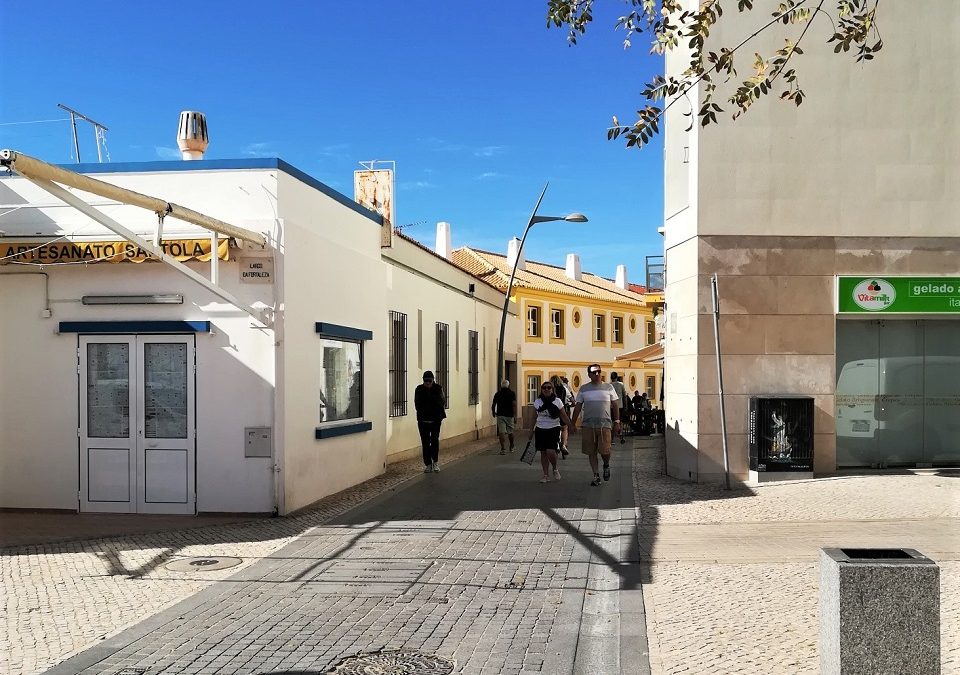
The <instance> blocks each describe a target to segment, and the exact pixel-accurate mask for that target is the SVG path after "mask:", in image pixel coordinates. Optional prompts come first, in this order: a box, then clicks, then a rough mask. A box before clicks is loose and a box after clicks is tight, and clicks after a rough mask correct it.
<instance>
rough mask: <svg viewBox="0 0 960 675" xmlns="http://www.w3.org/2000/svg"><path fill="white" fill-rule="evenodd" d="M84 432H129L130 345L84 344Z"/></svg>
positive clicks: (94, 435) (112, 434)
mask: <svg viewBox="0 0 960 675" xmlns="http://www.w3.org/2000/svg"><path fill="white" fill-rule="evenodd" d="M86 395H87V435H88V436H89V437H91V438H126V437H128V436H129V435H130V345H129V344H127V343H125V342H120V343H102V342H98V343H90V344H88V345H87V384H86Z"/></svg>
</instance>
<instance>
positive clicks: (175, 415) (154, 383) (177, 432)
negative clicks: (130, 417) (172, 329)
mask: <svg viewBox="0 0 960 675" xmlns="http://www.w3.org/2000/svg"><path fill="white" fill-rule="evenodd" d="M143 375H144V383H143V386H144V395H143V399H144V409H143V415H144V426H143V434H144V436H146V437H147V438H186V437H187V344H186V343H185V342H178V343H152V342H148V343H146V344H144V345H143Z"/></svg>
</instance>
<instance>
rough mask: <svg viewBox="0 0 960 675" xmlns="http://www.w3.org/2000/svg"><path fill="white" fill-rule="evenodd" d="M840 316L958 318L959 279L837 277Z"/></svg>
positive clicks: (959, 308) (959, 305)
mask: <svg viewBox="0 0 960 675" xmlns="http://www.w3.org/2000/svg"><path fill="white" fill-rule="evenodd" d="M837 299H838V307H837V309H838V311H839V312H840V313H841V314H878V313H879V314H960V277H883V276H878V277H837Z"/></svg>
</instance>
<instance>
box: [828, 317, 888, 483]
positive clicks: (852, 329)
mask: <svg viewBox="0 0 960 675" xmlns="http://www.w3.org/2000/svg"><path fill="white" fill-rule="evenodd" d="M879 329H880V324H879V322H877V321H838V322H837V389H836V396H835V404H836V429H837V466H838V467H844V466H870V465H871V464H876V463H877V462H878V461H879V460H878V459H877V430H878V427H879V421H878V420H877V416H876V408H877V402H878V395H879V392H880V374H879V364H878V359H879V356H880V333H879Z"/></svg>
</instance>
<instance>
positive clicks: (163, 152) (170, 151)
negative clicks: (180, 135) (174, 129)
mask: <svg viewBox="0 0 960 675" xmlns="http://www.w3.org/2000/svg"><path fill="white" fill-rule="evenodd" d="M153 149H154V150H155V151H156V153H157V157H159V158H160V159H180V158H181V157H182V155H181V154H180V150H179V148H168V147H166V146H163V145H157V146H155V147H154V148H153Z"/></svg>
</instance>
